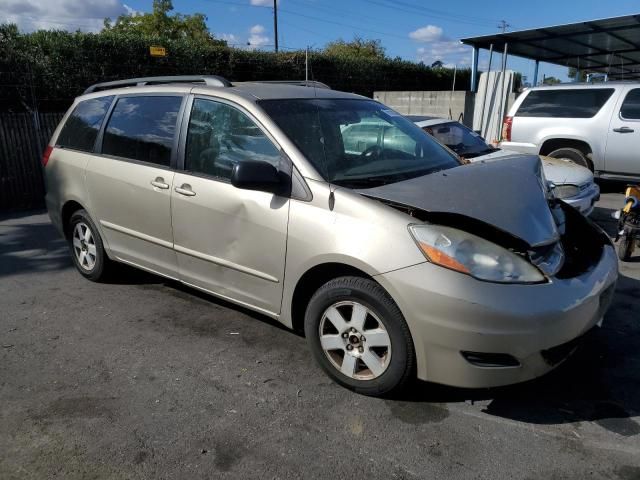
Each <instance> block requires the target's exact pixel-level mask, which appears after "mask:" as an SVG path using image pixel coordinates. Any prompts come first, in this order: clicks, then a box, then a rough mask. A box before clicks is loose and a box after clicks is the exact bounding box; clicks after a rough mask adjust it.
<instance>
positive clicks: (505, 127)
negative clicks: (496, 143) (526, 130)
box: [502, 117, 513, 142]
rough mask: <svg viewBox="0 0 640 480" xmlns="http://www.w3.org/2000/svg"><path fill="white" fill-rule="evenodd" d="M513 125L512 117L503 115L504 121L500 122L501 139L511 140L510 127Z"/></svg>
mask: <svg viewBox="0 0 640 480" xmlns="http://www.w3.org/2000/svg"><path fill="white" fill-rule="evenodd" d="M512 126H513V117H504V123H503V124H502V140H503V141H507V142H510V141H511V127H512Z"/></svg>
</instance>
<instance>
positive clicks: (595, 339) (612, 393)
mask: <svg viewBox="0 0 640 480" xmlns="http://www.w3.org/2000/svg"><path fill="white" fill-rule="evenodd" d="M638 297H640V281H638V280H635V279H632V278H630V277H627V276H624V275H621V276H620V279H619V282H618V286H617V289H616V294H615V298H614V301H613V305H612V307H611V309H610V311H609V312H608V313H607V315H606V317H605V322H604V325H603V327H602V328H601V329H598V330H597V331H594V332H592V333H591V334H590V335H588V336H587V337H586V338H585V342H584V343H583V344H582V345H581V346H580V348H579V349H578V350H577V351H576V352H575V353H574V354H573V355H572V356H571V357H570V358H569V359H568V360H567V361H566V362H564V363H563V364H562V365H560V366H559V367H558V368H557V369H556V370H554V371H552V372H551V373H549V374H548V375H546V376H543V377H541V378H539V379H536V380H532V381H529V382H526V383H522V384H519V385H513V386H510V387H501V388H493V389H481V390H470V389H459V388H452V387H446V386H442V385H435V384H431V383H428V382H422V381H417V382H416V383H415V384H414V385H413V388H411V389H410V391H407V392H406V393H405V394H403V395H401V396H400V397H398V398H397V399H396V400H401V401H406V402H416V403H417V405H416V408H419V403H423V402H428V403H433V402H436V403H444V404H447V403H460V402H471V403H473V402H480V401H481V402H482V403H483V404H486V405H485V406H484V408H483V410H482V411H483V412H484V413H486V414H488V415H493V416H496V417H502V418H507V419H511V420H517V421H521V422H526V423H534V424H562V423H573V422H581V421H593V422H596V423H598V424H599V425H601V426H602V427H603V428H605V429H608V430H611V431H613V432H615V433H617V434H620V435H623V436H631V435H637V434H640V424H639V423H638V422H637V421H636V420H634V419H633V418H631V417H634V416H638V415H640V369H639V368H638V365H640V354H639V352H638V348H637V342H638V339H639V338H640V326H639V325H638V323H637V321H636V318H635V316H636V315H635V314H634V312H635V311H637V303H638V300H637V298H638ZM487 402H488V403H487Z"/></svg>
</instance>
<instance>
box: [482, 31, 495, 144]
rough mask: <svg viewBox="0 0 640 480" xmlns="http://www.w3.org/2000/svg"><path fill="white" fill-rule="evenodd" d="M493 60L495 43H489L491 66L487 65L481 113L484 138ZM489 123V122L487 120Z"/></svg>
mask: <svg viewBox="0 0 640 480" xmlns="http://www.w3.org/2000/svg"><path fill="white" fill-rule="evenodd" d="M492 60H493V43H492V44H491V45H489V66H488V67H487V74H486V75H485V77H486V79H487V81H486V82H485V85H484V97H483V98H482V110H481V113H480V135H481V136H482V137H483V138H484V136H485V135H486V134H485V133H484V109H485V105H486V103H487V94H488V92H489V75H490V74H491V61H492ZM487 123H488V122H487Z"/></svg>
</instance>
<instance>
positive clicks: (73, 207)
mask: <svg viewBox="0 0 640 480" xmlns="http://www.w3.org/2000/svg"><path fill="white" fill-rule="evenodd" d="M78 210H86V209H85V208H84V206H83V205H82V204H81V203H80V202H78V201H76V200H68V201H67V202H65V204H64V205H63V206H62V211H61V213H60V218H61V220H62V229H63V232H64V236H65V238H69V220H71V216H72V215H73V214H74V213H75V212H77V211H78Z"/></svg>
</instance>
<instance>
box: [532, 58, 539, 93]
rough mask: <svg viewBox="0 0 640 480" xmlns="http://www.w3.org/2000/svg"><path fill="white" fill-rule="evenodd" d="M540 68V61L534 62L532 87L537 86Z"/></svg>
mask: <svg viewBox="0 0 640 480" xmlns="http://www.w3.org/2000/svg"><path fill="white" fill-rule="evenodd" d="M539 68H540V60H536V66H535V67H534V69H533V85H532V86H534V87H535V86H536V85H538V69H539Z"/></svg>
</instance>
